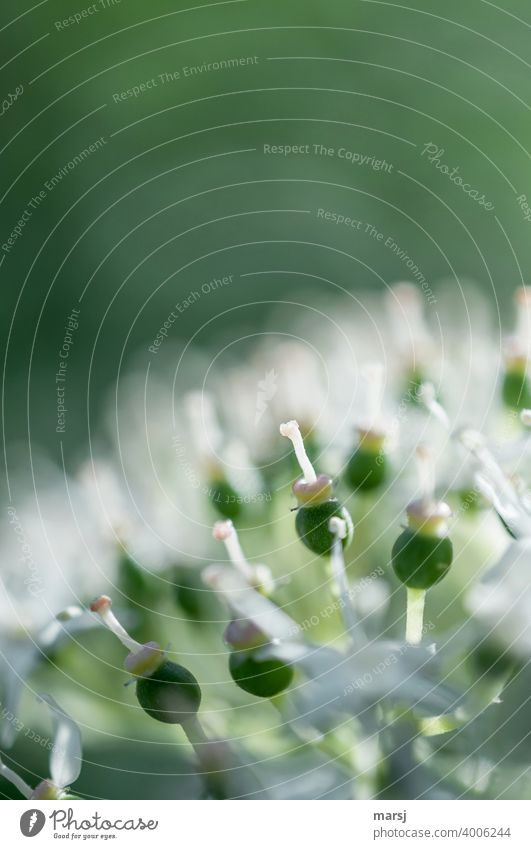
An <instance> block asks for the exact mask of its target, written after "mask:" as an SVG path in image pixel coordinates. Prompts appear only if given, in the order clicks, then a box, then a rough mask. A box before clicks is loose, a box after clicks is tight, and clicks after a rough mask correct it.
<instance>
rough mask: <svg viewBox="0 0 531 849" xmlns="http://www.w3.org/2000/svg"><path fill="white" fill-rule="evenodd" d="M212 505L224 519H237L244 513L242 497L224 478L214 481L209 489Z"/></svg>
mask: <svg viewBox="0 0 531 849" xmlns="http://www.w3.org/2000/svg"><path fill="white" fill-rule="evenodd" d="M208 495H209V498H210V500H211V502H212V505H213V506H214V507H215V509H216V510H217V511H218V513H219V514H220V516H223V518H224V519H232V520H233V521H234V519H237V518H238V516H240V514H241V512H242V504H241V501H240V496H239V495H238V493H237V492H236V490H235V489H234V487H233V486H231V484H230V483H229V482H228V481H227V480H225V479H224V478H219V479H216V480H213V481H212V482H211V483H210V487H209V489H208Z"/></svg>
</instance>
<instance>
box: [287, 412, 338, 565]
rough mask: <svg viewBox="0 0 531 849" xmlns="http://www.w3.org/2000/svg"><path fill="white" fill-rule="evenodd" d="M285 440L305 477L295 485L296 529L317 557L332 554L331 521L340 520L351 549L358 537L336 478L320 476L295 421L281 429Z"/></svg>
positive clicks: (332, 535)
mask: <svg viewBox="0 0 531 849" xmlns="http://www.w3.org/2000/svg"><path fill="white" fill-rule="evenodd" d="M280 433H281V434H282V436H285V437H287V438H288V439H291V441H292V443H293V447H294V449H295V454H296V455H297V460H298V461H299V465H300V467H301V470H302V473H303V475H304V477H302V478H299V480H298V481H295V483H294V484H293V494H294V495H295V497H296V499H297V501H298V504H299V507H298V509H297V516H296V519H295V528H296V530H297V533H298V535H299V537H300V538H301V540H302V542H303V543H304V545H305V546H306V547H307V548H309V549H310V551H313V552H315V554H321V555H323V554H330V552H331V551H332V546H333V544H334V539H335V536H334V534H333V533H332V532H331V531H330V527H329V525H330V519H332V518H333V517H334V516H337V518H338V519H342V520H343V521H344V522H345V523H346V525H347V533H346V535H345V537H344V538H343V540H342V542H343V547H344V548H345V547H346V546H347V545H350V543H351V541H352V536H353V534H354V525H353V524H352V519H351V518H350V515H349V513H348V511H347V510H345V508H344V507H342V506H341V504H340V503H339V501H338V500H337V498H336V497H335V496H334V490H333V486H332V478H331V477H329V476H328V475H316V473H315V470H314V468H313V466H312V464H311V463H310V460H309V459H308V455H307V454H306V451H305V448H304V443H303V441H302V436H301V432H300V429H299V425H298V423H297V422H296V421H295V420H293V421H290V422H283V423H282V424H281V425H280Z"/></svg>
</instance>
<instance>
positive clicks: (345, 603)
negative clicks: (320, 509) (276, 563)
mask: <svg viewBox="0 0 531 849" xmlns="http://www.w3.org/2000/svg"><path fill="white" fill-rule="evenodd" d="M328 528H329V530H330V533H332V534H334V542H333V543H332V556H331V566H332V576H333V578H334V581H335V583H336V586H337V588H338V590H339V595H340V599H341V615H342V617H343V622H344V624H345V629H346V630H347V632H348V633H349V635H350V637H351V638H352V637H353V633H354V630H355V629H357V628H358V621H357V617H356V613H355V611H354V608H353V606H352V599H351V596H350V588H349V585H348V580H347V572H346V569H345V558H344V556H343V543H342V540H343V539H344V538H345V537H346V535H347V523H346V522H345V520H344V519H340V518H339V516H333V517H332V518H331V519H330V522H329V523H328Z"/></svg>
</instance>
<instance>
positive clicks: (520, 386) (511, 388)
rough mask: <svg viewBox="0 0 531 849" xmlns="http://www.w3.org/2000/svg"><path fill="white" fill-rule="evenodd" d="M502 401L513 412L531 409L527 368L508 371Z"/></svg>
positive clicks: (504, 381)
mask: <svg viewBox="0 0 531 849" xmlns="http://www.w3.org/2000/svg"><path fill="white" fill-rule="evenodd" d="M502 399H503V402H504V404H505V405H506V406H507V407H509V408H510V409H512V410H524V409H527V408H529V407H531V391H530V388H529V381H528V379H527V374H526V371H525V368H523V369H515V370H508V371H506V373H505V377H504V379H503V384H502Z"/></svg>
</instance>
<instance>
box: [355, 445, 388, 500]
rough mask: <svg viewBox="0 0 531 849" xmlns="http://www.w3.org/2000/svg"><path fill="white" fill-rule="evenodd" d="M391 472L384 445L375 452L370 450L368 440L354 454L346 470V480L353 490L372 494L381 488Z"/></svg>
mask: <svg viewBox="0 0 531 849" xmlns="http://www.w3.org/2000/svg"><path fill="white" fill-rule="evenodd" d="M388 472H389V463H388V460H387V457H386V456H385V454H384V452H383V447H382V444H380V447H379V448H377V449H376V451H375V450H373V449H372V447H371V448H369V446H368V444H367V441H366V439H361V440H360V444H359V445H358V447H357V448H356V450H355V451H354V453H353V454H352V456H351V458H350V460H349V461H348V463H347V467H346V469H345V480H346V482H347V484H348V485H349V487H350V488H351V489H358V490H361V491H362V492H370V491H371V490H373V489H376V488H377V487H379V486H381V484H382V483H383V482H384V481H385V479H386V477H387V475H388Z"/></svg>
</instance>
